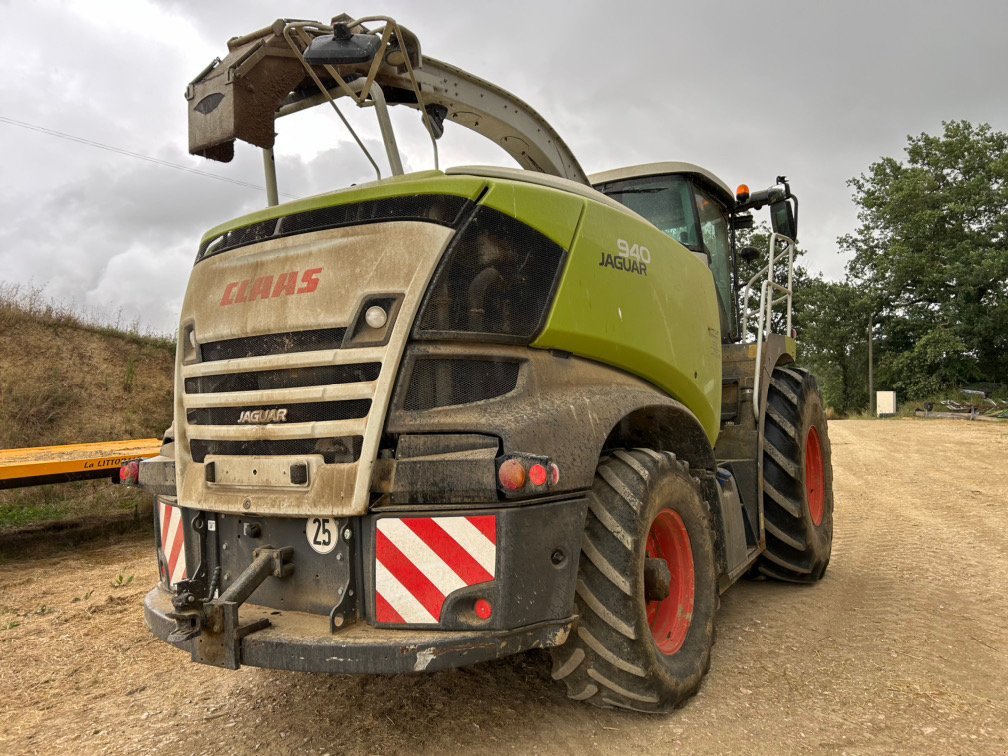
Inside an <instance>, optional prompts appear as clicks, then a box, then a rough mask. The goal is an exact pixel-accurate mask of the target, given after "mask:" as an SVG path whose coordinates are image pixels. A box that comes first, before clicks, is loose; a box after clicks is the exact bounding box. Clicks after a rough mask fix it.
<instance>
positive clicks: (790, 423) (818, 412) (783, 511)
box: [756, 365, 833, 583]
mask: <svg viewBox="0 0 1008 756" xmlns="http://www.w3.org/2000/svg"><path fill="white" fill-rule="evenodd" d="M763 436H764V439H763V440H764V443H763V480H764V488H763V514H764V524H765V527H766V551H765V552H764V553H763V555H762V556H761V557H760V558H759V561H758V562H757V564H756V567H757V570H758V572H759V573H760V574H762V575H765V576H766V577H769V578H774V579H777V580H786V581H789V582H793V583H813V582H815V581H817V580H820V579H821V578H822V576H823V575H824V574H825V573H826V567H827V565H828V564H829V560H830V553H831V551H832V547H833V466H832V463H831V453H830V442H829V434H828V432H827V428H826V414H825V412H824V411H823V404H822V396H821V395H820V393H819V386H818V385H817V383H816V379H815V376H813V375H812V374H811V373H809V372H808V371H807V370H804V369H802V368H799V367H794V366H793V365H788V366H785V367H778V368H776V369H775V370H774V371H773V376H772V378H771V379H770V386H769V387H768V391H767V411H766V422H765V423H764V429H763Z"/></svg>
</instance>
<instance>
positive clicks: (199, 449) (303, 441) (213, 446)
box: [189, 436, 364, 464]
mask: <svg viewBox="0 0 1008 756" xmlns="http://www.w3.org/2000/svg"><path fill="white" fill-rule="evenodd" d="M363 442H364V439H363V437H362V436H346V437H344V438H298V439H293V440H289V441H196V440H193V441H190V442H189V450H190V452H191V454H192V458H193V460H194V461H195V462H201V463H202V462H203V461H204V460H205V459H206V457H207V455H208V454H214V455H219V456H243V457H244V456H250V457H251V456H256V457H291V456H299V455H309V454H321V455H322V458H323V459H324V460H325V462H326V463H327V464H336V463H337V462H339V463H347V462H356V461H357V460H358V459H360V454H361V445H362V444H363Z"/></svg>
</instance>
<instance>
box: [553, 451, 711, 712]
mask: <svg viewBox="0 0 1008 756" xmlns="http://www.w3.org/2000/svg"><path fill="white" fill-rule="evenodd" d="M666 569H667V571H666ZM663 596H664V597H663ZM575 600H576V606H577V612H578V615H579V618H580V619H579V622H578V625H577V627H576V629H575V631H574V633H572V635H571V637H570V639H569V640H568V641H567V643H566V644H565V645H563V646H562V647H560V648H556V649H553V650H552V651H551V654H552V657H553V677H554V679H556V680H562V681H563V682H564V683H565V684H566V685H567V691H568V695H569V696H570V697H571V698H574V699H577V700H580V701H587V702H588V703H591V704H594V705H596V706H601V707H620V708H626V709H636V710H639V711H646V712H662V711H668V710H669V709H672V708H674V707H676V706H679V705H681V704H682V703H683V702H684V701H685V700H686V699H687V698H689V697H690V696H692V695H693V694H694V693H696V692H697V690H698V689H699V687H700V682H701V680H702V679H703V676H704V674H706V672H707V670H708V668H709V667H710V655H711V646H712V645H713V642H714V615H715V614H716V612H717V607H718V590H717V573H716V567H715V559H714V540H713V533H712V531H711V518H710V514H709V511H708V508H707V506H706V504H705V503H704V501H703V498H702V497H701V495H700V486H699V483H698V482H697V481H696V480H695V479H694V478H692V477H691V476H690V474H689V467H688V466H687V465H686V464H685V463H683V462H680V461H678V460H677V459H676V458H675V456H674V455H672V454H669V453H667V452H664V453H663V452H656V451H652V450H650V449H635V450H633V451H623V450H619V451H615V452H613V454H612V456H610V457H605V458H603V459H602V461H601V462H600V463H599V466H598V470H597V472H596V475H595V484H594V486H593V488H592V491H591V494H590V496H589V499H588V517H587V522H586V526H585V533H584V537H583V540H582V549H581V558H580V564H579V568H578V582H577V592H576V598H575Z"/></svg>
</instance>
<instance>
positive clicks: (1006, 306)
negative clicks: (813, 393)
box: [839, 121, 1008, 397]
mask: <svg viewBox="0 0 1008 756" xmlns="http://www.w3.org/2000/svg"><path fill="white" fill-rule="evenodd" d="M943 127H944V131H943V133H942V135H941V136H931V135H928V134H921V135H920V136H918V137H908V144H907V147H906V160H905V161H902V162H901V161H898V160H896V159H895V158H891V157H886V158H882V159H881V160H879V161H878V162H876V163H873V164H872V165H871V166H869V168H868V171H867V173H864V174H861V175H860V176H858V177H856V178H854V179H851V181H850V182H849V185H850V186H851V187H852V188H853V190H854V197H853V198H854V201H855V202H856V203H857V204H858V206H859V207H860V210H859V212H858V220H859V226H858V228H857V230H856V231H855V232H854V233H853V234H849V235H846V236H843V237H841V238H840V239H839V244H840V247H841V251H843V252H849V253H853V259H852V260H851V261H850V263H849V265H848V283H849V284H850V285H852V286H854V287H855V288H856V289H857V290H859V291H860V292H861V294H862V295H863V297H864V304H865V306H866V307H867V311H868V312H874V313H876V315H877V322H879V324H880V330H881V332H882V333H883V334H884V338H883V340H882V342H881V343H880V350H879V351H880V356H879V383H880V385H883V384H887V385H889V386H892V387H893V388H895V389H896V390H897V391H899V392H901V393H903V394H904V395H905V396H916V397H921V396H924V395H927V394H931V393H936V392H938V391H941V390H942V389H945V388H948V387H950V386H955V385H961V384H962V383H965V382H968V381H978V380H982V381H989V382H1004V381H1005V379H1006V376H1008V213H1006V209H1005V208H1006V206H1008V134H1005V133H1003V132H999V131H994V130H993V129H992V128H991V127H990V126H989V125H988V124H980V125H978V126H974V125H973V124H971V123H969V122H966V121H953V122H947V123H944V124H943Z"/></svg>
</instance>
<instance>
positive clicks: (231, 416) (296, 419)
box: [186, 399, 371, 425]
mask: <svg viewBox="0 0 1008 756" xmlns="http://www.w3.org/2000/svg"><path fill="white" fill-rule="evenodd" d="M279 404H280V405H281V406H277V405H270V406H269V407H264V406H262V405H259V406H246V407H203V408H200V409H191V410H187V411H186V421H187V422H189V423H190V424H192V425H237V424H238V422H239V420H240V419H241V416H242V413H245V412H256V411H262V410H266V409H270V410H273V409H282V410H285V413H284V419H283V420H282V421H280V422H286V423H311V422H319V421H322V422H325V421H328V420H355V419H357V418H361V417H366V416H367V413H368V410H369V409H371V400H370V399H354V400H350V401H345V402H302V403H300V404H285V403H283V402H281V403H279Z"/></svg>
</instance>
